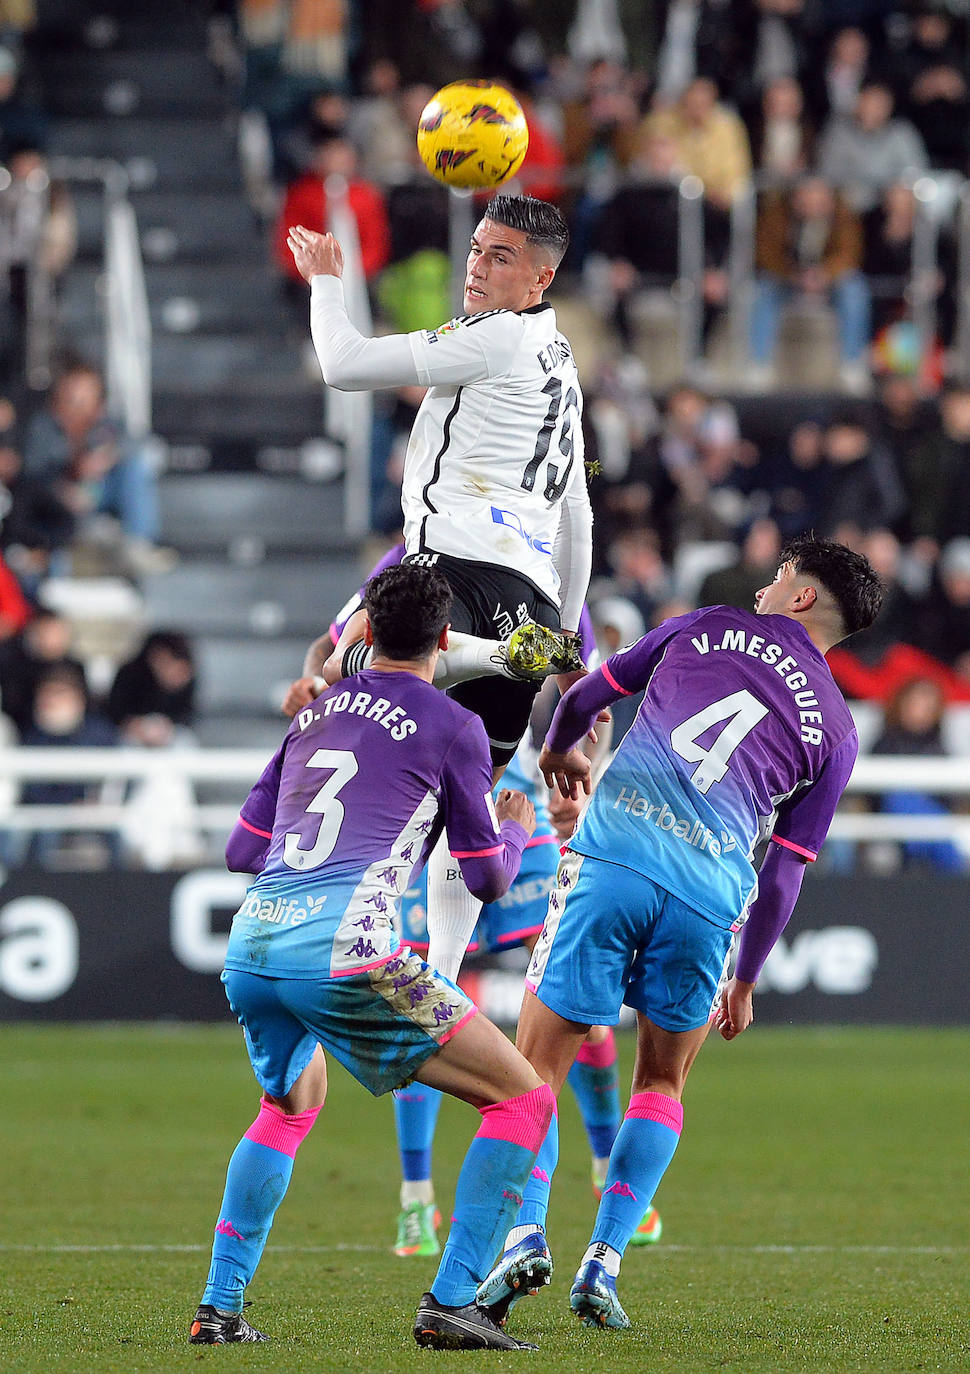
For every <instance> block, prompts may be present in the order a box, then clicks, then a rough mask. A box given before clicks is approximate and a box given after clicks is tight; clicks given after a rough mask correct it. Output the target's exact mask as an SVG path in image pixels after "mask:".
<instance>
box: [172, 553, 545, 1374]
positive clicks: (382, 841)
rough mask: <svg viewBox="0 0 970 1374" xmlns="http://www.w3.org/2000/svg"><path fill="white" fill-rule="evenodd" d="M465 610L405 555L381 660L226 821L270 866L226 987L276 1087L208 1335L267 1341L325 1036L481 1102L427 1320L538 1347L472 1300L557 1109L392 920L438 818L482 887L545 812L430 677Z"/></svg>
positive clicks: (442, 1336) (387, 606)
mask: <svg viewBox="0 0 970 1374" xmlns="http://www.w3.org/2000/svg"><path fill="white" fill-rule="evenodd" d="M450 604H451V592H450V589H449V587H448V584H447V582H445V580H444V578H443V577H442V576H441V575H440V573H438V572H437V571H436V570H435V569H433V568H408V567H401V568H391V569H388V570H387V571H386V572H385V573H383V574H382V575H381V576H380V577H378V578H376V579H375V580H374V581H373V582H372V583H371V584H370V585H369V586H368V589H367V594H366V598H365V605H366V609H367V614H368V625H367V635H368V637H369V638H370V639H372V641H373V643H374V645H375V647H376V650H377V653H376V656H375V659H374V662H373V664H372V666H371V667H370V668H369V669H368V670H367V671H365V672H363V673H360V674H358V675H357V676H356V677H353V678H350V679H347V680H346V681H345V682H341V683H340V684H338V685H337V686H335V687H333V688H331V689H329V690H328V691H327V692H324V693H323V694H321V695H320V696H319V697H318V698H317V699H316V701H315V702H314V704H313V706H312V707H307V708H306V709H305V710H303V711H302V712H301V713H300V714H299V715H298V716H297V718H296V719H295V720H294V722H293V724H292V725H291V727H290V729H289V731H288V732H287V735H286V738H285V739H284V741H283V744H282V745H281V747H280V749H279V750H278V751H277V752H276V754H275V755H274V757H273V759H272V760H271V761H270V763H269V764H268V765H267V767H266V769H265V770H264V772H263V774H262V776H261V778H260V779H259V781H258V782H257V783H256V785H255V787H254V788H253V790H252V792H251V793H250V795H249V798H248V799H247V801H246V802H245V803H244V805H243V808H242V811H241V813H240V818H239V821H238V823H237V825H236V826H235V828H234V830H233V832H232V835H231V836H230V839H229V844H228V847H227V860H228V862H229V865H230V867H231V868H234V869H236V870H239V871H245V872H251V873H254V874H257V875H258V876H257V877H256V878H255V881H254V882H253V883H252V884H251V886H250V888H249V890H248V892H247V894H246V897H245V899H244V900H243V903H242V905H241V907H240V909H239V911H238V912H237V913H236V916H235V917H234V918H233V924H232V930H231V932H230V937H229V945H228V949H227V954H226V967H225V972H224V974H223V981H224V983H225V986H226V992H227V995H228V997H229V1001H230V1005H231V1006H232V1009H233V1011H234V1012H235V1014H236V1015H237V1017H238V1018H239V1021H240V1023H241V1024H242V1026H243V1029H244V1032H245V1036H246V1044H247V1048H248V1050H249V1056H250V1061H251V1063H252V1066H253V1071H254V1073H255V1075H256V1078H257V1080H258V1082H259V1084H260V1087H261V1088H262V1090H263V1096H262V1101H261V1103H260V1109H259V1114H258V1116H257V1117H256V1120H255V1121H254V1122H253V1124H252V1125H251V1126H250V1128H249V1130H248V1131H247V1132H246V1134H245V1135H244V1136H243V1138H242V1140H241V1141H240V1142H239V1144H238V1146H237V1147H236V1151H235V1153H234V1154H233V1156H232V1159H231V1160H230V1163H229V1170H228V1174H227V1179H226V1188H225V1194H224V1197H223V1201H222V1206H221V1209H220V1213H219V1221H218V1224H217V1226H216V1231H215V1240H214V1244H213V1250H212V1263H211V1267H210V1270H209V1276H208V1280H207V1283H206V1287H205V1291H204V1293H203V1296H202V1302H201V1304H200V1306H199V1309H198V1311H197V1312H196V1315H195V1319H194V1320H193V1322H192V1326H191V1331H190V1336H189V1339H190V1341H191V1342H192V1343H193V1344H200V1345H217V1344H226V1343H229V1342H239V1341H247V1342H248V1341H260V1340H265V1339H266V1337H265V1336H264V1335H263V1333H261V1332H259V1331H257V1330H256V1329H255V1328H254V1327H252V1326H251V1325H250V1324H249V1322H248V1321H247V1320H246V1318H245V1317H244V1316H243V1315H242V1308H243V1299H244V1295H245V1290H246V1286H247V1284H248V1283H249V1281H250V1279H251V1278H252V1276H253V1274H254V1272H255V1270H256V1266H257V1264H258V1263H259V1260H260V1256H261V1255H262V1251H263V1248H264V1246H265V1244H266V1239H267V1236H268V1234H269V1230H270V1227H271V1225H272V1222H273V1217H274V1215H275V1212H276V1209H277V1207H278V1206H279V1204H280V1202H281V1201H282V1199H283V1196H284V1195H285V1193H286V1189H287V1186H288V1183H289V1179H290V1175H291V1172H292V1168H293V1159H294V1157H295V1155H296V1152H297V1149H298V1147H299V1145H300V1144H301V1142H302V1141H303V1139H304V1137H305V1136H306V1135H307V1133H308V1132H309V1130H310V1129H311V1127H312V1126H313V1123H314V1121H315V1120H316V1117H317V1114H318V1113H319V1111H320V1108H321V1106H322V1105H323V1102H324V1099H325V1097H326V1083H327V1070H326V1059H325V1055H324V1048H326V1049H327V1050H328V1051H329V1052H330V1053H332V1054H334V1055H335V1056H336V1057H337V1058H338V1059H339V1060H340V1061H341V1063H343V1064H344V1065H345V1066H346V1068H347V1069H348V1070H349V1071H350V1072H351V1073H352V1074H353V1075H354V1076H355V1077H356V1078H357V1080H358V1081H359V1082H360V1083H362V1084H363V1085H364V1086H365V1087H367V1088H368V1089H369V1090H370V1091H371V1092H373V1093H375V1094H378V1093H383V1092H387V1091H388V1090H389V1089H391V1088H395V1087H397V1086H399V1085H400V1084H401V1083H404V1082H406V1081H408V1080H410V1079H414V1078H416V1079H418V1080H420V1081H421V1082H424V1083H428V1084H431V1085H432V1086H434V1087H437V1088H440V1089H441V1090H442V1091H444V1092H450V1093H452V1094H454V1095H455V1096H457V1097H460V1098H462V1099H463V1100H464V1101H467V1102H470V1103H472V1104H473V1105H474V1106H476V1107H477V1108H478V1109H479V1110H480V1111H481V1113H482V1118H483V1120H482V1125H481V1127H480V1129H479V1132H478V1135H477V1136H476V1137H475V1139H474V1141H473V1142H472V1144H471V1147H470V1148H469V1151H468V1154H467V1156H466V1159H465V1163H464V1165H463V1167H462V1170H461V1173H460V1175H459V1178H458V1184H457V1189H456V1194H455V1213H454V1219H453V1222H452V1227H451V1230H450V1232H449V1236H448V1239H447V1242H446V1244H445V1248H444V1253H443V1255H442V1259H441V1264H440V1266H439V1269H438V1274H437V1276H436V1278H435V1281H434V1283H433V1285H432V1287H431V1291H430V1292H429V1293H426V1294H425V1295H424V1297H423V1298H422V1299H421V1303H420V1305H419V1308H418V1314H417V1318H416V1321H415V1327H414V1335H415V1339H416V1340H417V1342H418V1343H419V1344H420V1345H430V1346H434V1347H439V1348H453V1349H478V1348H484V1347H491V1348H499V1349H520V1348H522V1345H521V1343H520V1342H518V1341H515V1340H513V1339H512V1338H511V1337H509V1336H507V1335H506V1334H505V1333H504V1332H503V1331H502V1330H501V1329H500V1328H499V1327H498V1326H497V1325H496V1324H495V1323H494V1322H493V1321H492V1320H491V1318H490V1317H489V1316H488V1314H487V1313H485V1312H483V1311H482V1310H481V1309H479V1308H478V1307H477V1306H476V1304H475V1291H476V1288H477V1285H478V1284H479V1283H480V1282H481V1280H482V1278H483V1276H484V1274H485V1272H486V1270H487V1268H488V1265H489V1264H490V1262H491V1260H492V1258H493V1257H494V1254H495V1251H496V1249H497V1247H498V1243H499V1240H500V1237H501V1235H502V1234H503V1231H504V1229H505V1228H506V1226H507V1225H508V1224H510V1222H511V1220H513V1219H514V1215H515V1211H516V1209H517V1207H518V1203H519V1201H520V1199H521V1194H522V1189H523V1186H524V1184H525V1181H526V1179H527V1177H528V1175H529V1170H530V1169H531V1167H532V1164H533V1162H534V1159H535V1152H536V1149H537V1148H538V1145H539V1144H540V1142H541V1140H542V1139H543V1137H544V1136H545V1134H546V1131H547V1128H548V1124H549V1121H550V1119H551V1116H552V1112H553V1110H554V1107H555V1102H554V1100H553V1097H552V1093H551V1091H550V1089H549V1088H548V1086H547V1085H546V1084H544V1083H541V1082H540V1080H539V1078H538V1077H537V1075H536V1073H535V1071H534V1070H533V1069H532V1068H531V1067H530V1066H529V1064H528V1063H527V1062H526V1061H525V1060H524V1059H523V1058H522V1056H521V1055H520V1054H519V1053H518V1052H517V1051H516V1050H515V1049H514V1048H513V1046H512V1045H511V1044H510V1043H509V1041H508V1040H507V1039H506V1037H505V1036H504V1035H503V1034H502V1033H501V1031H499V1030H498V1028H497V1027H495V1026H493V1025H492V1024H491V1022H489V1021H487V1020H486V1018H485V1017H484V1016H481V1015H478V1014H476V1008H475V1006H474V1004H473V1003H472V1002H470V1001H469V999H468V998H467V997H466V996H465V995H464V993H462V992H461V991H460V990H459V989H458V988H457V987H456V986H455V985H454V984H453V983H451V982H449V981H448V980H447V979H445V978H443V977H441V975H440V974H438V973H437V972H436V971H435V970H434V969H433V968H430V967H429V966H428V965H427V964H426V963H424V961H423V960H421V959H420V958H419V957H418V956H417V955H416V954H414V953H413V952H412V950H410V949H409V948H408V947H407V946H406V945H402V944H401V943H400V941H399V940H398V938H397V936H396V934H395V933H394V928H393V919H394V914H395V909H396V907H397V905H398V903H399V901H400V896H401V893H402V892H403V891H404V890H405V889H406V888H407V886H408V884H409V882H410V880H411V877H412V875H413V873H414V872H415V870H416V868H417V867H418V866H419V865H420V864H421V863H422V862H423V860H424V859H425V857H426V856H427V853H428V850H429V848H430V847H431V845H432V844H433V843H434V842H435V841H436V839H437V836H438V833H439V831H440V830H441V827H442V824H443V823H444V824H445V825H447V829H448V834H449V836H450V840H451V844H452V846H453V854H452V857H453V859H454V860H455V861H457V862H458V863H459V864H460V865H461V868H462V871H463V872H464V874H465V878H466V881H467V882H468V884H469V887H470V889H471V890H472V891H473V892H475V893H477V894H478V896H479V897H480V898H481V899H483V900H494V899H495V898H497V897H499V896H500V895H501V894H502V893H503V892H504V891H505V890H506V889H507V888H508V885H509V882H510V881H511V879H512V878H513V877H514V875H515V873H516V871H517V869H518V866H519V861H520V857H521V853H522V848H523V846H524V844H525V842H526V839H527V838H528V835H529V834H530V833H531V830H532V827H533V825H534V813H533V810H532V806H531V804H530V803H529V802H528V801H527V799H526V798H525V797H523V796H522V794H521V793H515V792H510V791H504V792H503V793H502V794H501V795H500V797H499V800H498V803H497V804H496V805H495V806H494V807H493V805H492V801H491V796H490V787H491V764H490V759H489V754H488V745H487V741H486V738H485V732H484V730H483V728H482V725H481V722H480V721H479V720H478V719H477V718H476V717H475V716H473V715H472V714H471V713H470V712H468V711H466V710H465V709H464V708H463V707H461V706H459V705H458V703H457V702H452V701H450V700H448V699H447V698H446V697H443V696H442V695H441V693H440V692H437V691H436V690H435V689H434V688H433V687H432V686H431V680H432V677H433V675H434V662H435V658H436V655H437V653H438V651H439V649H441V648H443V647H444V646H445V645H446V644H447V636H448V632H447V626H448V617H449V611H450ZM378 798H379V799H380V804H379V805H377V804H376V799H378ZM527 1348H529V1349H534V1348H535V1347H533V1346H529V1347H527Z"/></svg>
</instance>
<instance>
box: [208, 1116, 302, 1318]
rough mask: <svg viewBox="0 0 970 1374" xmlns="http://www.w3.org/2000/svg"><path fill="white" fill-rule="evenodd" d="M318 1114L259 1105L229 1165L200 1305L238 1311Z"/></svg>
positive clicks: (225, 1310)
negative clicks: (303, 1142) (290, 1113)
mask: <svg viewBox="0 0 970 1374" xmlns="http://www.w3.org/2000/svg"><path fill="white" fill-rule="evenodd" d="M318 1111H319V1108H316V1109H313V1110H311V1111H307V1112H301V1113H300V1114H299V1115H295V1116H286V1114H285V1113H284V1112H282V1111H280V1109H279V1108H278V1107H275V1106H273V1105H271V1104H270V1103H268V1102H266V1101H264V1102H262V1104H261V1106H260V1112H259V1116H258V1117H257V1118H256V1120H255V1121H254V1122H253V1124H252V1126H250V1128H249V1130H248V1131H247V1132H246V1134H245V1135H244V1136H243V1138H242V1140H240V1142H239V1144H238V1145H237V1146H236V1148H235V1150H234V1151H233V1155H232V1158H231V1159H230V1161H229V1168H228V1170H227V1172H226V1191H225V1192H224V1194H223V1197H222V1207H221V1208H220V1211H219V1221H218V1223H217V1225H216V1233H215V1240H214V1241H213V1245H212V1263H211V1265H210V1267H209V1277H208V1279H207V1280H206V1286H205V1292H204V1293H203V1295H202V1301H203V1302H204V1303H211V1304H212V1306H213V1307H218V1308H219V1309H220V1310H221V1311H223V1312H241V1311H242V1305H243V1295H244V1294H245V1291H246V1285H247V1284H248V1283H249V1281H250V1279H251V1278H252V1277H253V1274H255V1272H256V1266H257V1265H258V1264H259V1261H260V1259H261V1257H262V1254H263V1248H264V1246H265V1245H266V1238H267V1236H268V1235H269V1232H270V1227H271V1226H272V1225H273V1217H274V1216H275V1215H276V1209H277V1207H279V1205H280V1203H281V1202H282V1201H283V1198H284V1196H285V1194H286V1190H287V1188H288V1187H289V1182H290V1176H291V1175H292V1173H293V1159H294V1156H295V1155H296V1151H297V1147H298V1145H299V1143H300V1141H301V1140H302V1139H303V1137H304V1136H305V1135H306V1133H307V1131H309V1129H310V1127H311V1126H312V1125H313V1123H314V1121H315V1120H316V1117H317V1112H318ZM268 1142H272V1143H268Z"/></svg>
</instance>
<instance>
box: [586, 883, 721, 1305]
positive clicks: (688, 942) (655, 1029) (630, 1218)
mask: <svg viewBox="0 0 970 1374" xmlns="http://www.w3.org/2000/svg"><path fill="white" fill-rule="evenodd" d="M730 941H731V935H730V931H728V930H722V929H721V928H720V927H718V926H716V925H714V924H712V922H710V921H709V920H707V919H706V918H705V917H702V916H700V915H699V914H698V913H697V912H696V911H693V910H692V909H691V908H690V907H687V906H686V905H685V904H684V903H683V902H680V901H679V900H678V899H677V898H675V897H673V896H671V895H670V894H667V895H666V896H665V897H664V899H663V902H662V905H661V907H660V911H659V913H658V914H657V916H656V918H655V920H654V921H653V924H652V928H651V929H650V931H649V936H648V938H647V939H646V940H645V941H644V943H643V944H642V945H641V946H640V949H639V952H638V954H637V957H636V960H635V961H634V964H633V967H632V969H631V972H630V981H629V985H628V988H627V993H626V1001H627V1002H628V1003H629V1004H630V1005H631V1006H634V1007H635V1008H636V1010H637V1060H636V1067H635V1069H634V1075H633V1091H632V1094H631V1097H630V1105H629V1107H628V1109H627V1112H626V1116H625V1117H624V1119H623V1124H622V1125H621V1127H620V1130H619V1132H618V1134H617V1137H616V1140H615V1142H614V1145H613V1149H612V1151H611V1152H610V1166H609V1170H608V1172H607V1177H606V1187H605V1188H604V1190H603V1196H602V1198H601V1200H600V1205H599V1210H598V1212H597V1214H596V1221H595V1223H594V1227H593V1232H592V1236H591V1238H590V1245H589V1247H588V1249H587V1251H586V1253H585V1255H584V1256H583V1259H582V1262H581V1264H580V1267H579V1270H578V1272H577V1274H576V1278H575V1281H574V1283H573V1287H572V1290H571V1292H570V1305H571V1307H572V1309H573V1311H574V1312H576V1313H577V1314H578V1315H579V1316H580V1317H581V1319H582V1320H583V1321H584V1322H585V1323H586V1324H587V1325H588V1326H599V1327H603V1326H609V1327H625V1326H629V1324H630V1323H629V1318H628V1317H627V1315H626V1313H625V1312H624V1311H623V1308H622V1307H621V1305H620V1302H619V1299H618V1297H617V1295H616V1278H617V1275H618V1274H619V1271H620V1265H621V1263H622V1259H623V1254H624V1251H625V1250H626V1247H627V1245H628V1244H629V1242H630V1239H631V1237H632V1236H633V1235H634V1233H635V1232H636V1229H637V1226H638V1225H639V1223H640V1220H641V1218H642V1216H643V1209H644V1205H645V1204H646V1203H648V1202H649V1201H650V1199H651V1198H653V1196H654V1194H655V1193H656V1190H657V1187H658V1186H659V1184H660V1180H661V1178H662V1177H663V1175H664V1173H665V1172H666V1170H667V1167H668V1166H669V1164H670V1161H671V1160H672V1158H673V1156H674V1151H675V1150H676V1148H677V1145H678V1142H679V1140H680V1133H681V1129H682V1126H683V1108H682V1106H681V1098H682V1096H683V1090H684V1083H685V1081H686V1078H687V1074H688V1072H689V1071H690V1067H691V1065H692V1064H693V1062H694V1059H695V1057H696V1056H697V1053H698V1051H699V1050H700V1047H701V1045H702V1044H703V1043H704V1041H705V1039H706V1038H707V1034H708V1030H709V1028H710V1019H709V1018H710V1011H711V1006H712V1004H713V1002H714V998H715V996H716V993H717V986H718V979H719V977H720V973H721V970H722V969H723V966H724V961H725V958H726V956H727V953H728V949H729V946H730Z"/></svg>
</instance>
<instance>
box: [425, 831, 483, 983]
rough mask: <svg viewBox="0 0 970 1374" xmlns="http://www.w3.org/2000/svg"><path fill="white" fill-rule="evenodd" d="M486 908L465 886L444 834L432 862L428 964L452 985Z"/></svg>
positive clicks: (430, 864)
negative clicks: (480, 915) (476, 924)
mask: <svg viewBox="0 0 970 1374" xmlns="http://www.w3.org/2000/svg"><path fill="white" fill-rule="evenodd" d="M481 909H482V904H481V902H480V901H479V900H478V898H477V897H473V896H472V894H471V893H470V892H469V891H468V888H467V887H466V886H465V880H464V879H463V878H462V876H461V869H460V868H459V867H458V860H457V859H453V858H452V857H451V855H450V854H449V853H448V837H447V835H446V834H442V836H441V839H440V840H439V841H438V843H437V844H436V845H435V847H434V849H433V850H432V852H431V857H430V859H429V860H428V963H429V964H430V965H431V967H432V968H436V969H437V970H438V972H439V973H443V974H444V975H445V977H446V978H450V979H451V981H452V982H454V981H455V979H456V978H457V977H458V970H459V969H460V968H461V961H462V959H463V958H464V957H465V950H466V949H467V948H468V941H469V940H470V939H471V938H472V932H473V930H474V929H475V922H476V921H477V920H478V916H479V913H480V912H481Z"/></svg>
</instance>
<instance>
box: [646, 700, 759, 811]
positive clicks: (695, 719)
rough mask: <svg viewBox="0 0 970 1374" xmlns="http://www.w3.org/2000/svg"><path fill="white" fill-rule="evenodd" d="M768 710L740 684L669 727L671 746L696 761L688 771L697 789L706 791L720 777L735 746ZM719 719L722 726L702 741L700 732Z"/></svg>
mask: <svg viewBox="0 0 970 1374" xmlns="http://www.w3.org/2000/svg"><path fill="white" fill-rule="evenodd" d="M767 714H768V708H767V706H763V705H762V704H761V702H760V701H759V700H758V699H757V697H753V696H752V695H751V693H750V692H749V691H747V690H746V689H744V688H742V689H741V691H740V692H732V693H731V695H730V696H727V697H721V698H720V700H719V701H712V702H711V704H710V706H705V707H704V709H703V711H695V712H694V714H693V715H692V716H689V717H688V718H687V720H685V721H683V722H682V723H681V724H680V725H678V726H676V728H675V729H673V730H671V732H670V746H671V748H672V749H673V750H674V751H675V752H676V753H678V754H679V755H680V757H681V758H682V759H686V760H687V762H688V763H696V764H697V767H696V768H695V769H694V771H693V773H692V774H691V782H692V783H693V784H694V786H695V787H696V788H697V790H698V792H709V791H710V789H711V788H712V787H713V786H714V784H715V783H716V782H720V781H721V779H722V778H723V777H724V774H725V773H726V772H727V770H728V762H729V761H730V758H731V755H732V754H733V753H734V751H735V749H737V747H738V745H739V744H740V743H741V741H742V740H743V739H744V738H745V736H746V735H749V734H750V733H751V731H752V730H753V729H754V727H755V726H756V725H757V724H758V721H759V720H763V719H764V717H765V716H766V715H767ZM722 720H723V721H724V728H723V729H722V730H720V731H719V732H718V734H717V735H716V736H715V738H714V739H713V740H711V742H710V744H708V745H706V746H705V745H703V744H701V743H700V738H701V736H702V735H703V734H704V733H705V732H706V731H707V730H710V728H711V726H712V725H718V724H719V723H720V722H721V721H722Z"/></svg>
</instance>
